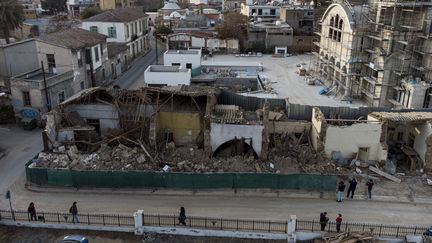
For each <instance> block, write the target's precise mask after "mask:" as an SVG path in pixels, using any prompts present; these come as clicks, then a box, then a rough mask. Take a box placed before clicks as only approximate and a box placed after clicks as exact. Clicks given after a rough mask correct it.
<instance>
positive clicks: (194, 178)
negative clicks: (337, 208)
mask: <svg viewBox="0 0 432 243" xmlns="http://www.w3.org/2000/svg"><path fill="white" fill-rule="evenodd" d="M26 177H27V182H28V183H30V184H32V185H37V186H65V187H76V188H79V187H107V188H171V189H176V188H177V189H216V188H232V189H236V188H237V189H241V188H270V189H297V190H316V191H334V190H335V188H336V180H337V179H336V176H335V175H318V174H300V173H297V174H269V173H174V172H173V173H171V172H170V173H164V172H146V171H77V170H67V169H46V168H37V167H33V166H31V162H29V163H27V164H26Z"/></svg>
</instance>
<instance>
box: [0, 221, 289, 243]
mask: <svg viewBox="0 0 432 243" xmlns="http://www.w3.org/2000/svg"><path fill="white" fill-rule="evenodd" d="M77 234H78V235H83V236H85V237H86V238H88V239H89V242H90V243H144V242H158V243H159V242H161V243H177V242H185V243H204V242H206V243H207V242H208V243H217V242H224V243H235V242H239V243H267V242H268V243H279V242H286V241H277V240H249V239H232V238H216V237H215V238H210V237H189V236H174V235H157V234H147V235H144V236H136V235H134V234H133V233H117V232H101V231H80V230H55V229H43V228H24V227H11V226H1V225H0V242H7V243H55V242H59V241H60V240H62V239H63V237H64V236H67V235H77Z"/></svg>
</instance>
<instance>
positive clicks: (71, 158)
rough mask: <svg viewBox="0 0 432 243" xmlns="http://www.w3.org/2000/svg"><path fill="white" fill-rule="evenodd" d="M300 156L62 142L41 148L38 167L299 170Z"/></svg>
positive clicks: (262, 171) (281, 171)
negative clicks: (82, 147)
mask: <svg viewBox="0 0 432 243" xmlns="http://www.w3.org/2000/svg"><path fill="white" fill-rule="evenodd" d="M295 161H296V159H293V158H288V157H279V156H276V157H275V158H273V159H271V160H268V161H263V160H259V159H255V158H254V157H253V156H250V157H244V156H232V157H228V158H208V157H207V156H205V153H204V151H203V150H202V149H198V148H197V147H179V148H174V147H171V148H168V149H166V150H165V153H163V154H160V155H159V158H156V159H153V158H150V157H149V156H147V155H146V153H145V152H144V151H143V150H142V149H141V148H140V147H128V146H125V145H123V144H121V143H120V144H118V145H116V146H113V147H110V146H108V145H107V144H102V145H101V146H100V148H99V150H97V151H96V152H94V153H90V154H86V153H82V152H80V151H78V149H77V148H76V146H74V145H72V146H60V147H58V148H56V149H54V150H53V152H41V153H40V154H39V156H38V158H37V159H36V160H35V162H36V164H35V166H36V167H40V168H57V169H72V170H123V171H130V170H143V171H162V170H163V168H164V167H165V166H168V167H166V168H168V170H169V171H171V172H198V173H205V172H259V173H290V172H299V170H300V167H299V166H298V165H297V164H295Z"/></svg>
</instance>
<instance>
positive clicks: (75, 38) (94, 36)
mask: <svg viewBox="0 0 432 243" xmlns="http://www.w3.org/2000/svg"><path fill="white" fill-rule="evenodd" d="M106 38H107V37H106V36H105V35H102V34H99V33H95V32H90V31H87V30H83V29H79V28H72V29H68V30H63V31H59V32H54V33H50V34H47V35H43V36H40V37H38V38H37V39H38V40H40V41H43V42H47V43H50V44H54V45H59V46H63V47H66V48H70V49H81V48H83V47H89V46H94V45H96V44H99V43H101V42H105V41H106Z"/></svg>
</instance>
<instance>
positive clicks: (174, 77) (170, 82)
mask: <svg viewBox="0 0 432 243" xmlns="http://www.w3.org/2000/svg"><path fill="white" fill-rule="evenodd" d="M191 75H192V72H191V70H190V69H189V68H182V67H180V66H163V65H150V66H149V67H148V68H147V69H146V70H145V71H144V83H145V85H146V86H175V85H190V83H191V77H192V76H191Z"/></svg>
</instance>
